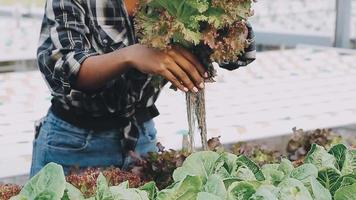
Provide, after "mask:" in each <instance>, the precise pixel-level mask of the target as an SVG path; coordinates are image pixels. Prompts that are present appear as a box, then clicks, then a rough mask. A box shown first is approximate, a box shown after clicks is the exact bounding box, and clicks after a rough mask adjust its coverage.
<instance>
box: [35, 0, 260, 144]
mask: <svg viewBox="0 0 356 200" xmlns="http://www.w3.org/2000/svg"><path fill="white" fill-rule="evenodd" d="M249 29H250V33H249V39H251V40H253V39H254V38H253V37H254V36H253V32H252V29H251V28H250V27H249ZM135 43H136V39H135V34H134V30H133V25H132V22H131V20H130V18H129V16H128V14H127V11H126V8H125V4H124V2H123V0H47V2H46V7H45V15H44V18H43V23H42V28H41V36H40V42H39V48H38V52H37V58H38V66H39V69H40V71H41V72H42V74H43V77H44V78H45V80H46V82H47V84H48V86H49V88H50V90H51V93H52V96H53V100H55V101H57V102H60V105H61V106H62V107H63V109H66V110H69V111H71V112H73V113H77V114H82V115H90V116H93V117H100V116H105V115H110V114H118V115H120V116H123V117H125V118H127V119H128V123H127V125H126V126H125V127H122V128H123V130H124V134H123V135H124V137H123V140H122V142H123V144H124V146H125V148H126V149H127V150H134V148H135V145H136V142H137V138H138V131H137V126H138V122H137V119H136V117H135V116H136V110H137V108H142V107H152V106H154V103H155V101H156V99H157V97H158V95H159V92H160V90H161V88H162V87H163V83H162V84H159V85H157V84H150V83H151V82H152V76H150V75H147V74H143V73H140V72H138V71H135V70H131V71H129V72H127V73H125V74H122V75H121V76H120V77H117V79H115V80H113V81H111V82H108V83H107V84H106V85H105V87H103V88H101V89H100V90H98V91H96V92H94V93H86V92H83V91H78V90H76V89H75V88H73V85H74V83H75V81H76V79H77V76H78V73H79V69H80V67H81V65H82V63H83V62H84V60H85V59H86V58H88V57H90V56H95V55H100V54H105V53H109V52H112V51H115V50H117V49H120V48H125V47H127V46H129V45H133V44H135ZM254 59H255V45H254V42H253V44H252V45H250V47H249V48H248V49H246V53H245V54H244V56H242V57H241V59H240V60H239V61H238V62H237V63H233V64H231V63H223V64H222V67H224V68H227V69H230V70H231V69H236V68H238V67H240V66H245V65H247V64H249V63H250V62H252V61H253V60H254ZM102 67H105V63H103V65H102Z"/></svg>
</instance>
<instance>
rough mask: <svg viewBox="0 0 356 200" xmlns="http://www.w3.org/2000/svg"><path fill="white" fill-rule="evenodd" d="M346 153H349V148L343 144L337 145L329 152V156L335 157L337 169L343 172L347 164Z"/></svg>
mask: <svg viewBox="0 0 356 200" xmlns="http://www.w3.org/2000/svg"><path fill="white" fill-rule="evenodd" d="M346 151H347V147H346V146H345V145H343V144H338V145H335V146H333V147H332V148H331V149H330V150H329V154H331V155H333V156H334V157H335V159H336V163H337V168H338V170H340V171H341V170H342V168H343V166H344V163H345V158H346Z"/></svg>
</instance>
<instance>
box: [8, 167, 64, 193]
mask: <svg viewBox="0 0 356 200" xmlns="http://www.w3.org/2000/svg"><path fill="white" fill-rule="evenodd" d="M65 188H66V180H65V177H64V172H63V168H62V166H60V165H57V164H55V163H49V164H48V165H46V166H45V167H44V168H43V169H42V170H41V171H40V172H39V173H38V174H37V175H35V176H34V177H33V178H32V179H31V180H30V181H29V182H27V183H26V184H25V186H24V187H23V189H22V190H21V192H20V194H19V195H17V196H15V197H13V198H11V200H40V199H51V200H60V199H61V198H62V196H63V194H64V190H65Z"/></svg>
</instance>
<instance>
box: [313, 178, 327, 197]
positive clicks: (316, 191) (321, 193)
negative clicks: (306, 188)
mask: <svg viewBox="0 0 356 200" xmlns="http://www.w3.org/2000/svg"><path fill="white" fill-rule="evenodd" d="M309 180H310V188H311V194H312V196H313V198H314V199H317V200H332V197H331V194H330V191H329V190H327V189H326V188H325V187H324V186H323V185H322V184H320V183H319V182H318V181H317V180H316V178H315V177H310V178H309Z"/></svg>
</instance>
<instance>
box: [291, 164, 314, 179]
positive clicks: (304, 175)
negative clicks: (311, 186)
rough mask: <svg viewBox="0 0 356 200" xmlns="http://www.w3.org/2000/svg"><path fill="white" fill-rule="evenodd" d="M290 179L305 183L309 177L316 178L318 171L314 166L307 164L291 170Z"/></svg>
mask: <svg viewBox="0 0 356 200" xmlns="http://www.w3.org/2000/svg"><path fill="white" fill-rule="evenodd" d="M290 177H291V178H294V179H297V180H300V181H301V182H303V183H307V182H309V180H310V178H311V177H312V178H317V177H318V169H317V168H316V167H315V165H313V164H308V163H307V164H304V165H301V166H299V167H297V168H295V169H294V170H292V172H291V173H290Z"/></svg>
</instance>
